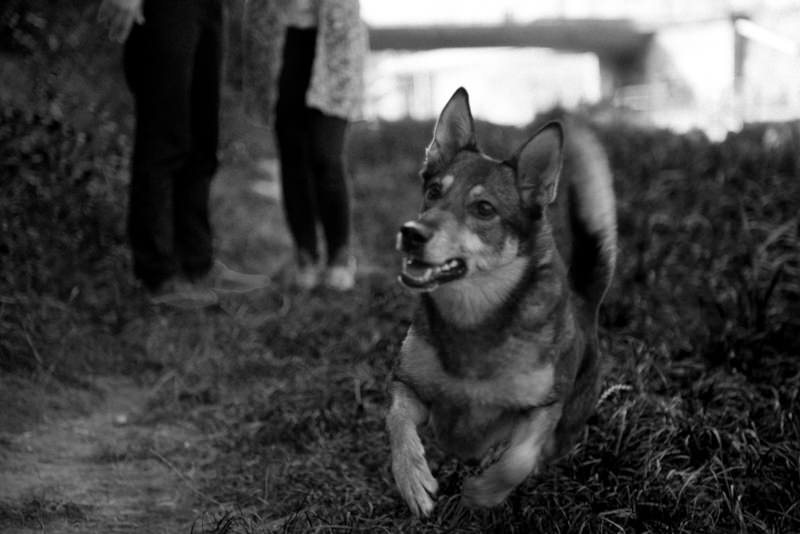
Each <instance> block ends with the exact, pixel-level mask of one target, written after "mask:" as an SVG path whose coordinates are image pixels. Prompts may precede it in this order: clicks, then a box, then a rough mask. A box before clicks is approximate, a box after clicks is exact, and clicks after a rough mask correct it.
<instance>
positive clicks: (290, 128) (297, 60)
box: [275, 28, 318, 259]
mask: <svg viewBox="0 0 800 534" xmlns="http://www.w3.org/2000/svg"><path fill="white" fill-rule="evenodd" d="M315 43H316V31H315V30H299V29H295V28H290V29H289V30H288V31H287V33H286V43H285V45H284V52H283V67H282V69H281V75H280V80H279V94H278V102H277V104H276V108H275V135H276V138H277V141H278V150H279V152H280V158H281V185H282V187H283V208H284V212H285V214H286V222H287V223H288V225H289V231H290V232H291V234H292V237H293V239H294V242H295V245H296V246H297V248H298V250H299V251H300V252H305V253H307V254H309V255H310V256H311V257H312V258H313V259H317V257H318V251H317V231H316V219H317V217H316V209H317V207H316V205H315V202H314V194H313V190H312V181H311V172H312V168H311V158H310V146H309V142H308V139H309V130H308V108H307V107H306V104H305V95H306V91H307V89H308V84H309V81H310V80H311V65H312V62H313V60H314V46H315Z"/></svg>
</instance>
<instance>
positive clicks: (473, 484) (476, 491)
mask: <svg viewBox="0 0 800 534" xmlns="http://www.w3.org/2000/svg"><path fill="white" fill-rule="evenodd" d="M513 489H514V486H513V485H511V486H509V485H508V484H507V483H505V482H504V481H502V480H498V479H497V478H495V477H492V476H487V475H486V474H483V475H480V476H476V477H470V478H467V479H466V480H464V485H463V487H462V489H461V502H462V504H464V505H465V506H468V507H470V508H474V507H483V508H491V507H493V506H497V505H499V504H500V503H502V502H503V501H504V500H505V499H506V497H508V495H509V494H510V493H511V491H512V490H513Z"/></svg>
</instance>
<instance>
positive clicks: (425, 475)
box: [386, 382, 438, 516]
mask: <svg viewBox="0 0 800 534" xmlns="http://www.w3.org/2000/svg"><path fill="white" fill-rule="evenodd" d="M427 419H428V408H427V406H425V404H423V402H422V401H421V400H420V399H419V397H417V395H416V394H415V393H414V392H413V391H412V390H411V389H410V388H409V387H408V386H406V385H405V384H403V383H402V382H394V383H393V384H392V405H391V407H390V408H389V413H388V414H387V416H386V427H387V428H388V430H389V438H390V442H391V447H392V473H393V474H394V480H395V482H396V483H397V488H398V489H399V490H400V494H401V495H402V496H403V499H405V501H406V502H407V503H408V506H409V508H411V511H412V512H413V513H414V515H417V516H419V515H422V516H427V515H428V514H430V513H431V511H432V510H433V497H434V496H435V495H436V491H437V490H438V484H437V483H436V479H435V478H433V475H432V474H431V470H430V468H429V467H428V462H427V461H426V460H425V448H424V447H423V446H422V441H421V440H420V437H419V434H418V433H417V426H418V425H420V424H422V423H424V422H425V421H426V420H427Z"/></svg>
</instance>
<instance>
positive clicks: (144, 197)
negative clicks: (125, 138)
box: [124, 2, 199, 289]
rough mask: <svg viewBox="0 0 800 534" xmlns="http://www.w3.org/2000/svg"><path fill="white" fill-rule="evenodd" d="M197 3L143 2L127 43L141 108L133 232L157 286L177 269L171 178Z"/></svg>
mask: <svg viewBox="0 0 800 534" xmlns="http://www.w3.org/2000/svg"><path fill="white" fill-rule="evenodd" d="M194 6H195V3H194V2H180V3H175V2H145V6H144V9H145V13H144V16H145V19H146V22H145V23H144V24H143V25H141V26H136V27H134V28H133V30H132V32H131V35H130V37H129V39H128V41H127V43H126V46H125V56H124V64H125V72H126V78H127V80H128V84H129V86H130V89H131V92H132V93H133V96H134V100H135V107H136V134H135V139H134V150H133V158H132V162H131V183H130V198H129V206H128V235H129V239H130V244H131V249H132V253H133V264H134V274H135V275H136V277H137V278H139V279H141V280H142V281H143V282H144V284H145V285H146V286H147V287H148V288H150V289H156V288H158V287H159V286H160V285H161V284H163V283H164V282H165V281H166V280H168V279H169V278H170V277H172V276H173V275H174V274H176V273H177V271H178V269H179V266H178V261H177V258H176V256H175V253H174V230H173V224H174V221H173V184H174V179H175V175H176V173H177V172H179V170H180V169H182V168H184V167H185V165H186V162H187V160H188V154H189V147H190V143H191V136H190V122H189V94H190V93H189V88H190V85H191V71H192V66H193V61H194V49H195V45H196V42H197V38H198V33H199V32H198V26H197V24H195V23H194V20H195V17H194V15H195V13H194V12H193V11H194Z"/></svg>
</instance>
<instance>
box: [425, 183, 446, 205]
mask: <svg viewBox="0 0 800 534" xmlns="http://www.w3.org/2000/svg"><path fill="white" fill-rule="evenodd" d="M425 198H426V199H427V200H429V201H431V200H439V199H440V198H442V184H440V183H439V182H433V183H432V184H431V185H429V186H428V187H427V188H425Z"/></svg>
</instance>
